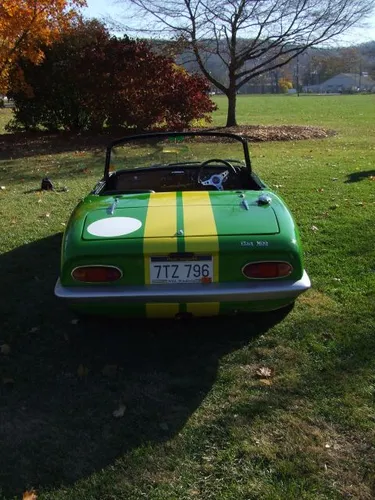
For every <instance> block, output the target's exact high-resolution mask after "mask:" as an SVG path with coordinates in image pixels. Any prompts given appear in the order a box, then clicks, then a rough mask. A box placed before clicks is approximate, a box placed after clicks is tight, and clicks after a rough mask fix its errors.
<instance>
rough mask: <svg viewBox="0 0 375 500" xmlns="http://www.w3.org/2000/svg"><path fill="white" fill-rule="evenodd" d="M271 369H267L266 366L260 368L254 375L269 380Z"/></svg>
mask: <svg viewBox="0 0 375 500" xmlns="http://www.w3.org/2000/svg"><path fill="white" fill-rule="evenodd" d="M273 372H274V370H273V368H268V367H267V366H261V367H260V368H258V369H257V371H256V372H255V373H256V375H257V376H258V377H260V378H270V377H272V375H273Z"/></svg>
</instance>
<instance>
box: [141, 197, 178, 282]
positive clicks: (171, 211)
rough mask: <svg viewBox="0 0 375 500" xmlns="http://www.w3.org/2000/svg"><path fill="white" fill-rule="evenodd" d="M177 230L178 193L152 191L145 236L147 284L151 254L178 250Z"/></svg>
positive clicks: (163, 253)
mask: <svg viewBox="0 0 375 500" xmlns="http://www.w3.org/2000/svg"><path fill="white" fill-rule="evenodd" d="M176 232H177V209H176V193H151V194H150V199H149V202H148V208H147V216H146V224H145V231H144V236H143V255H144V268H145V284H146V285H149V284H150V256H151V255H168V254H169V253H170V252H176V251H177V238H176Z"/></svg>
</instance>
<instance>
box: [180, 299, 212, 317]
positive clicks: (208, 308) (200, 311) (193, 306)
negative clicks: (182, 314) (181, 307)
mask: <svg viewBox="0 0 375 500" xmlns="http://www.w3.org/2000/svg"><path fill="white" fill-rule="evenodd" d="M219 308H220V303H219V302H191V303H188V304H186V312H188V313H191V314H193V315H194V316H199V317H203V316H216V315H218V314H219Z"/></svg>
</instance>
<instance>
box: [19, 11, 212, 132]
mask: <svg viewBox="0 0 375 500" xmlns="http://www.w3.org/2000/svg"><path fill="white" fill-rule="evenodd" d="M43 50H44V53H45V59H44V60H43V62H42V63H41V64H39V65H35V64H32V63H30V62H28V61H21V62H20V67H21V69H22V72H23V82H22V85H20V84H19V81H20V80H19V79H18V78H17V74H16V73H14V74H13V77H12V89H13V91H12V93H11V94H12V97H13V99H14V101H15V119H14V120H13V121H12V122H11V128H13V129H15V128H18V129H19V128H24V129H35V128H38V127H43V128H45V129H47V130H49V131H55V130H69V131H83V130H95V131H100V130H103V128H104V127H105V126H108V127H123V128H133V129H135V130H145V129H147V128H150V127H152V126H155V125H157V124H165V125H166V126H168V127H170V128H179V129H181V128H184V127H187V126H188V125H189V123H190V122H191V121H192V120H193V119H205V120H207V121H209V120H210V117H209V113H211V112H212V111H213V110H214V109H215V105H214V103H213V102H212V101H211V100H210V98H209V96H208V91H209V85H208V83H207V82H206V80H205V79H203V78H202V77H201V76H198V75H190V74H188V73H187V72H186V71H185V70H183V69H182V68H179V67H177V66H176V65H175V64H174V63H173V61H172V60H171V59H168V58H166V57H163V56H161V55H157V54H155V53H154V52H153V51H152V50H151V47H150V45H149V44H148V43H146V42H144V41H135V40H131V39H129V38H128V37H124V38H122V39H118V38H115V37H111V36H110V35H109V33H108V32H107V30H106V29H105V28H104V26H103V25H101V24H100V23H98V22H97V21H89V22H86V23H83V24H80V25H79V26H76V27H75V28H74V29H71V30H70V31H69V32H66V33H65V35H64V36H63V37H62V38H61V39H60V40H59V41H57V42H55V43H54V44H53V45H51V46H50V47H44V48H43Z"/></svg>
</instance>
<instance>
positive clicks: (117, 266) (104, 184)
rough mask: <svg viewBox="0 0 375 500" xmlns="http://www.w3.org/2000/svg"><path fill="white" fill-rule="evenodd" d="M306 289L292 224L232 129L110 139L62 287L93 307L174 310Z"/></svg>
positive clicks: (278, 303)
mask: <svg viewBox="0 0 375 500" xmlns="http://www.w3.org/2000/svg"><path fill="white" fill-rule="evenodd" d="M309 287H310V280H309V277H308V275H307V273H306V271H305V270H304V267H303V261H302V252H301V244H300V240H299V235H298V230H297V227H296V225H295V222H294V220H293V218H292V216H291V214H290V212H289V210H288V209H287V207H286V206H285V203H284V202H283V201H282V200H281V199H280V197H279V196H277V195H276V194H275V193H273V192H272V191H271V190H270V189H269V188H268V187H267V186H266V185H265V184H263V182H262V181H261V180H260V179H259V178H258V177H257V176H256V175H255V174H254V172H253V171H252V169H251V163H250V156H249V150H248V146H247V142H246V140H245V139H243V138H242V137H240V136H237V135H234V134H223V133H214V132H199V133H198V132H185V133H180V132H178V133H177V132H173V133H153V134H143V135H134V136H130V137H125V138H122V139H119V140H116V141H114V142H112V143H111V144H110V145H109V146H108V148H107V152H106V162H105V169H104V177H103V179H102V180H101V181H100V182H99V183H98V184H97V186H96V187H95V188H94V190H93V191H92V192H91V193H90V194H89V195H88V196H87V197H86V198H85V199H84V200H83V201H82V202H81V203H79V205H78V206H77V207H76V208H75V210H74V211H73V214H72V216H71V217H70V220H69V223H68V224H67V227H66V231H65V234H64V238H63V244H62V257H61V273H60V278H59V280H58V281H57V284H56V287H55V294H56V295H57V296H58V297H60V298H62V299H65V300H66V301H67V302H68V303H69V304H70V305H71V306H72V307H73V308H74V309H75V310H77V311H80V312H83V313H89V314H105V315H117V316H118V315H123V316H140V317H141V316H143V317H162V318H165V317H179V316H182V315H193V316H213V315H217V314H231V313H237V312H251V311H271V310H275V309H280V308H283V307H286V306H288V305H289V304H292V303H293V302H294V300H295V299H296V297H297V296H298V295H299V294H301V293H302V292H304V291H305V290H307V289H308V288H309Z"/></svg>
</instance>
